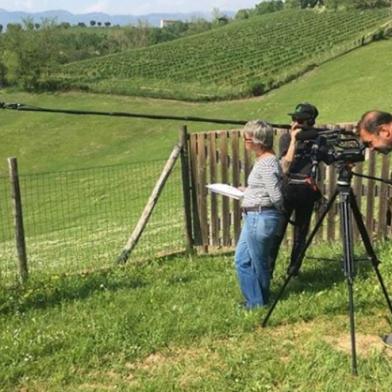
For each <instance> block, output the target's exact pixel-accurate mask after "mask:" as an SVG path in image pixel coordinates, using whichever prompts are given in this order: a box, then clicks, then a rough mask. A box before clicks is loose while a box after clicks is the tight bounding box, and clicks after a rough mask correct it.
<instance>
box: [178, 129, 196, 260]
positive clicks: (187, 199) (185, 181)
mask: <svg viewBox="0 0 392 392" xmlns="http://www.w3.org/2000/svg"><path fill="white" fill-rule="evenodd" d="M180 145H181V146H182V148H181V153H180V157H181V176H182V192H183V196H184V217H185V233H186V240H187V251H188V252H192V251H193V236H192V211H191V187H190V175H189V154H188V129H187V127H186V125H184V126H182V127H181V128H180Z"/></svg>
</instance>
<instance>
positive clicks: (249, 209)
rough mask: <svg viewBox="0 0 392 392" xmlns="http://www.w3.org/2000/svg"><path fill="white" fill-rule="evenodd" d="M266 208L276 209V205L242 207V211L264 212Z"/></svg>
mask: <svg viewBox="0 0 392 392" xmlns="http://www.w3.org/2000/svg"><path fill="white" fill-rule="evenodd" d="M266 210H275V207H263V206H255V207H241V211H242V212H243V213H244V214H247V213H248V212H262V211H266Z"/></svg>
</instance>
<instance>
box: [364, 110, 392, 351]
mask: <svg viewBox="0 0 392 392" xmlns="http://www.w3.org/2000/svg"><path fill="white" fill-rule="evenodd" d="M357 131H358V134H359V137H360V138H361V141H362V143H363V144H364V145H365V146H366V147H368V148H369V149H370V150H374V151H377V152H381V153H382V154H388V153H389V152H391V151H392V113H388V112H382V111H379V110H372V111H369V112H366V113H364V114H363V115H362V117H361V119H360V120H359V122H358V124H357ZM382 339H383V341H384V343H385V344H386V345H388V346H390V347H392V334H389V335H385V336H383V338H382Z"/></svg>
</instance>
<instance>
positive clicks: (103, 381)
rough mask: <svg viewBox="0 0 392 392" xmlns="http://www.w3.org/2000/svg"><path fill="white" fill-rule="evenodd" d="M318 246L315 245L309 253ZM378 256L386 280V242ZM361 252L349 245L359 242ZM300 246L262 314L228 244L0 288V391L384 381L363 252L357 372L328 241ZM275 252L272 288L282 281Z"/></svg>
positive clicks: (372, 287)
mask: <svg viewBox="0 0 392 392" xmlns="http://www.w3.org/2000/svg"><path fill="white" fill-rule="evenodd" d="M316 249H317V253H316ZM379 251H380V253H379V256H380V258H381V259H382V260H385V263H383V264H382V265H381V272H382V274H383V277H384V280H385V282H386V285H387V286H388V287H390V286H391V285H390V282H391V279H392V265H391V264H390V263H389V259H390V257H391V252H392V249H391V247H390V246H384V247H382V248H380V249H379ZM359 253H360V252H359ZM310 254H313V255H317V256H323V257H337V260H336V261H331V262H326V261H316V260H310V259H309V260H307V261H306V262H305V265H304V269H303V272H302V274H301V275H300V277H299V278H298V279H294V280H292V282H291V283H290V285H289V287H288V289H287V290H286V293H285V295H284V296H283V298H282V299H281V301H280V302H279V303H278V306H277V308H276V309H275V312H274V313H273V314H272V317H271V319H270V323H269V325H268V327H267V328H265V329H262V328H261V327H260V321H261V319H262V317H263V316H265V314H266V311H265V310H264V309H261V310H257V311H253V312H246V311H244V310H242V309H241V308H240V307H239V306H238V304H239V302H240V300H241V295H240V293H239V289H238V285H237V282H236V278H235V273H234V269H233V265H232V263H233V262H232V256H231V255H228V256H219V257H198V258H173V259H164V260H157V261H155V262H149V263H148V264H145V265H140V264H139V265H137V266H136V265H133V266H129V267H128V268H126V269H117V270H113V271H106V272H104V273H103V272H102V273H95V274H89V275H83V276H73V277H68V278H67V277H60V276H53V277H52V278H51V279H50V280H45V281H40V282H34V281H31V282H30V284H29V285H28V286H27V287H25V288H24V289H21V288H15V289H14V290H13V291H9V290H7V291H0V304H1V305H0V341H1V347H2V350H1V351H0V389H1V390H3V391H22V390H28V391H31V392H33V391H40V392H41V391H76V390H77V391H111V390H120V391H169V390H170V391H181V390H182V391H192V390H194V391H308V390H313V391H331V392H332V391H341V390H350V391H351V390H352V391H364V392H365V391H366V392H367V391H389V390H390V385H391V382H392V376H391V370H392V366H391V363H392V362H391V358H392V349H391V348H387V347H384V346H383V344H382V343H381V339H380V336H381V335H383V334H385V333H389V332H390V331H391V325H390V314H389V312H388V309H387V306H386V303H385V299H384V297H383V296H382V294H381V291H380V288H379V285H378V283H377V280H376V277H375V274H374V272H373V271H372V269H371V268H370V266H369V264H367V263H364V262H361V263H358V266H359V268H358V270H359V274H358V276H357V278H356V280H355V284H354V288H355V305H356V323H357V324H356V327H357V329H356V338H357V351H358V371H359V376H358V377H353V376H352V375H351V351H350V339H349V322H348V317H347V304H348V300H347V289H346V283H345V280H344V278H343V274H342V271H341V269H340V268H341V266H340V262H339V261H338V260H339V254H340V251H339V250H338V249H337V248H336V247H332V248H331V247H326V246H324V247H323V246H317V247H314V248H313V249H311V250H310ZM285 265H286V260H285V255H284V254H281V255H280V259H279V263H278V271H277V274H276V277H275V282H274V285H273V288H272V293H273V296H274V295H276V293H277V289H278V288H279V287H280V285H281V283H282V276H283V271H284V270H285Z"/></svg>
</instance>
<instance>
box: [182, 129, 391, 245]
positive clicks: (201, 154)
mask: <svg viewBox="0 0 392 392" xmlns="http://www.w3.org/2000/svg"><path fill="white" fill-rule="evenodd" d="M338 125H339V126H342V127H345V128H346V129H347V128H352V127H353V126H354V124H351V123H349V124H347V123H346V124H338ZM326 126H327V127H331V125H330V124H329V125H326ZM283 132H288V131H287V130H282V129H275V135H276V137H275V142H274V144H275V146H278V141H279V137H280V135H282V133H283ZM187 140H188V143H187V147H188V153H187V154H188V159H189V171H190V194H191V196H190V199H191V206H192V213H191V216H192V233H193V242H194V245H196V246H198V247H199V249H202V250H203V251H205V252H207V251H213V250H217V249H223V250H224V249H225V248H227V249H231V248H233V247H234V246H235V244H236V241H237V239H238V237H239V234H240V230H241V212H240V208H239V207H240V206H239V202H238V201H237V200H232V199H229V198H227V197H222V196H220V195H217V194H213V193H210V192H209V191H208V189H207V188H206V185H207V184H209V183H215V182H222V183H227V184H231V185H233V186H236V187H237V186H246V179H247V177H248V175H249V172H250V170H251V168H252V164H253V157H252V155H251V154H250V153H249V152H248V151H247V150H246V149H245V148H244V143H243V140H242V137H241V133H240V131H239V130H232V131H214V132H207V133H194V134H190V135H188V136H187ZM354 172H357V173H361V174H365V175H370V176H378V177H383V178H386V179H389V178H391V171H390V159H389V157H388V156H381V155H380V154H375V153H374V152H371V151H367V155H366V160H365V161H364V162H361V163H359V164H356V165H355V168H354ZM336 181H337V173H336V168H335V165H329V166H326V165H324V164H321V165H320V178H319V187H320V190H321V191H322V194H323V196H324V197H325V198H326V199H329V198H330V197H331V196H332V195H333V194H334V192H335V189H336ZM352 188H353V190H354V193H355V195H356V198H357V203H358V205H359V208H360V210H361V213H362V216H363V220H364V223H365V225H366V227H367V230H368V233H369V236H370V238H371V239H373V240H374V239H379V240H382V239H385V238H386V237H387V236H389V235H390V234H391V231H392V226H391V215H392V202H391V200H392V198H391V195H392V190H391V188H390V187H388V185H386V184H384V183H381V182H378V181H377V182H376V181H375V180H369V179H364V178H361V177H357V176H355V177H354V178H353V181H352ZM324 200H325V199H324ZM304 202H306V201H304ZM321 211H322V206H321V207H320V208H319V209H318V210H317V209H316V213H315V214H314V218H313V221H315V219H317V218H318V217H319V216H320V214H321ZM354 226H355V224H354ZM358 235H359V233H358V231H357V228H356V227H354V238H355V239H356V240H358ZM291 238H292V229H289V230H288V231H287V233H286V239H285V241H288V242H290V241H291ZM339 238H341V236H340V223H339V216H338V206H337V203H335V205H334V206H333V208H331V210H330V211H329V213H328V215H327V216H326V217H325V219H324V221H323V225H322V226H321V228H320V230H319V231H318V233H317V236H316V237H315V240H316V241H321V240H327V241H335V240H338V239H339Z"/></svg>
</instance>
